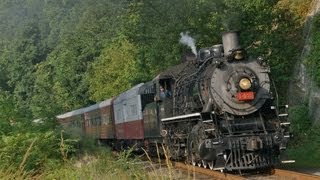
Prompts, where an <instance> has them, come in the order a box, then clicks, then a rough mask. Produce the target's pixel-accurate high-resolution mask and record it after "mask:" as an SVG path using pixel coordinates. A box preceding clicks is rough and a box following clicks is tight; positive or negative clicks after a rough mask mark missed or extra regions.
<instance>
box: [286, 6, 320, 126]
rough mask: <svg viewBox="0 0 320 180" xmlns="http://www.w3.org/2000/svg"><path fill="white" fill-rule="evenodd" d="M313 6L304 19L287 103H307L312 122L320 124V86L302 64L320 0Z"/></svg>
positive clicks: (307, 50) (319, 9)
mask: <svg viewBox="0 0 320 180" xmlns="http://www.w3.org/2000/svg"><path fill="white" fill-rule="evenodd" d="M312 4H313V8H312V10H311V12H310V14H309V15H308V17H307V19H306V25H305V28H304V34H303V35H304V39H305V44H304V47H303V50H302V52H301V57H300V58H299V59H300V60H299V61H298V62H297V64H296V66H295V70H294V75H293V79H292V81H291V83H290V89H289V104H290V105H291V106H297V105H302V104H305V103H307V104H308V107H309V113H310V116H311V118H312V120H313V123H314V124H319V125H320V88H319V87H318V86H317V85H316V83H314V82H313V81H312V77H310V74H308V73H307V69H306V67H305V65H304V64H303V59H304V58H305V57H306V56H307V55H308V53H309V51H310V32H311V28H312V24H313V23H312V19H313V16H314V15H315V14H317V13H319V11H320V0H315V1H314V3H312Z"/></svg>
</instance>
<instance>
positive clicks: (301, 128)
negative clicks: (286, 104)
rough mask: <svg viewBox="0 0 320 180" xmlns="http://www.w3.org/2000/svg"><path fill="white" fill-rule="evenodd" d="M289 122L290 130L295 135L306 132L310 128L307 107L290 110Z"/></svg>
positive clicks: (302, 106)
mask: <svg viewBox="0 0 320 180" xmlns="http://www.w3.org/2000/svg"><path fill="white" fill-rule="evenodd" d="M289 113H290V122H291V123H292V126H291V127H292V130H293V132H295V133H297V134H301V133H303V132H307V131H308V129H310V128H311V120H310V116H309V111H308V107H307V106H305V105H301V106H295V107H292V108H290V111H289Z"/></svg>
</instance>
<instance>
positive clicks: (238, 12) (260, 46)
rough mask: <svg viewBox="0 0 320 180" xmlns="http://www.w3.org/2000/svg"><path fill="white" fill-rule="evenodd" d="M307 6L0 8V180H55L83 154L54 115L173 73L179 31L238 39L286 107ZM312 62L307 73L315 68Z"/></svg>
mask: <svg viewBox="0 0 320 180" xmlns="http://www.w3.org/2000/svg"><path fill="white" fill-rule="evenodd" d="M310 4H311V0H296V1H293V2H292V1H289V0H269V1H265V0H215V1H212V0H167V1H156V0H151V1H150V0H130V1H129V0H119V1H100V0H90V1H89V0H15V1H12V0H2V1H0V20H1V22H2V23H0V40H1V41H0V111H1V113H0V135H1V139H0V168H1V169H2V170H1V171H0V176H1V175H3V174H5V175H6V176H7V177H8V178H9V177H10V176H11V175H12V173H11V172H15V171H14V170H16V169H19V171H18V172H17V174H18V176H20V175H22V176H24V175H26V174H27V175H28V177H29V175H30V176H40V177H41V175H43V174H46V173H48V172H52V173H53V174H54V172H53V170H52V169H54V168H57V167H59V168H61V167H64V165H65V163H68V162H69V159H70V158H72V157H75V155H77V154H78V153H80V152H82V153H83V152H84V151H81V150H79V148H77V147H79V143H81V142H79V139H76V138H70V137H65V136H64V135H63V133H62V131H60V130H59V129H58V128H57V125H56V123H55V118H54V116H55V115H57V114H61V113H63V112H67V111H70V110H73V109H77V108H80V107H84V106H87V105H90V104H93V103H94V102H97V101H101V100H104V99H107V98H110V97H112V96H114V95H117V94H118V93H120V92H122V91H124V90H126V89H128V88H130V87H132V86H133V85H135V84H137V83H140V82H146V81H149V80H151V79H152V78H153V77H155V76H156V75H157V74H158V73H159V72H161V71H162V70H164V69H166V68H168V67H170V66H172V65H175V64H178V63H179V62H180V58H181V56H182V55H183V54H184V53H187V52H191V50H190V49H189V48H188V47H186V46H184V45H182V44H180V43H179V38H180V33H181V32H185V33H186V32H188V33H189V35H190V36H192V37H193V38H194V39H195V41H196V46H197V47H198V48H200V47H208V46H211V45H213V44H217V43H221V33H222V32H224V31H228V30H239V31H241V44H242V45H243V47H245V48H246V49H247V51H248V54H250V55H251V56H253V57H257V56H262V57H264V58H265V59H267V60H268V63H269V64H270V65H271V69H272V76H273V79H274V80H275V82H276V85H277V87H278V92H279V93H280V97H281V101H282V102H286V99H287V97H286V94H287V93H286V92H287V87H288V83H289V80H290V76H291V74H292V70H293V66H294V64H295V62H296V60H297V58H298V57H299V53H300V49H301V47H302V43H301V42H302V35H301V30H302V28H303V26H304V19H305V16H306V14H307V13H308V11H309V8H310ZM317 22H318V21H317ZM314 36H315V43H317V42H318V41H319V40H316V39H317V38H318V37H317V36H318V35H317V34H315V35H314ZM318 39H319V38H318ZM318 44H319V43H318ZM314 53H315V54H314V55H311V56H310V64H311V66H313V67H318V66H319V64H317V63H319V62H317V61H316V60H315V58H314V57H317V54H316V53H317V52H316V51H315V52H314ZM318 69H319V68H318ZM316 73H317V72H316ZM317 74H319V73H317ZM316 78H317V79H319V78H318V75H317V76H316ZM34 119H38V121H40V122H37V123H36V122H34ZM299 122H300V121H299V120H297V123H299ZM298 133H301V132H300V131H299V132H298ZM60 165H61V166H60ZM11 170H12V171H11ZM70 171H72V169H70ZM121 172H123V171H121ZM17 174H13V176H15V175H17ZM49 177H50V176H49ZM53 177H56V176H53ZM74 177H78V176H76V175H75V176H74ZM138 178H139V177H138Z"/></svg>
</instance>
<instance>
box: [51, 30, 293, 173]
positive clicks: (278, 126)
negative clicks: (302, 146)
mask: <svg viewBox="0 0 320 180" xmlns="http://www.w3.org/2000/svg"><path fill="white" fill-rule="evenodd" d="M222 43H223V44H217V45H214V46H212V47H209V48H203V49H200V51H199V53H198V55H197V56H194V57H190V56H187V57H185V58H184V59H185V61H184V62H183V63H181V64H179V65H177V66H174V67H171V68H170V69H168V70H166V71H164V72H162V73H160V74H159V75H158V76H156V77H155V78H154V79H153V80H152V81H150V82H146V83H141V84H138V85H136V86H134V87H133V88H131V89H129V90H127V91H126V92H123V93H121V94H119V95H118V96H116V97H113V98H111V99H108V100H105V101H103V102H100V103H97V104H95V105H92V106H90V107H86V108H81V109H78V110H74V111H71V112H68V113H65V114H62V115H59V116H57V119H58V121H59V122H60V123H61V124H62V125H63V126H64V127H65V128H67V129H69V130H70V132H71V129H76V132H81V133H82V134H83V135H85V136H93V137H94V138H96V139H98V140H100V141H103V142H106V143H109V144H111V145H112V146H113V147H115V148H116V149H121V148H125V147H135V148H137V149H139V148H144V149H147V150H148V151H149V153H155V152H156V147H157V146H158V145H164V146H165V147H166V148H167V151H168V153H169V156H170V158H171V159H174V160H180V161H186V162H189V163H191V164H192V165H198V166H203V167H205V168H207V167H208V168H210V169H213V170H221V171H224V170H227V171H235V170H238V171H241V170H250V169H261V168H270V167H273V166H274V165H275V164H277V163H279V162H281V161H282V162H288V161H283V159H281V157H280V156H281V154H282V153H283V151H284V150H285V149H286V145H287V142H288V140H289V139H290V131H289V126H290V122H288V113H287V108H288V106H287V105H284V106H279V105H278V100H277V91H276V88H275V87H274V84H273V82H272V79H271V78H270V76H269V73H270V67H269V66H268V65H267V63H266V61H265V60H263V59H262V58H257V59H252V58H249V57H248V55H247V53H246V51H245V50H244V49H243V48H241V46H240V44H239V36H238V32H226V33H223V34H222ZM160 88H162V89H164V91H165V92H164V91H161V90H160Z"/></svg>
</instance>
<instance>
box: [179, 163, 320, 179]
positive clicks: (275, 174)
mask: <svg viewBox="0 0 320 180" xmlns="http://www.w3.org/2000/svg"><path fill="white" fill-rule="evenodd" d="M173 166H174V167H175V168H179V169H183V170H186V171H192V172H196V173H201V174H205V175H208V176H210V177H212V178H213V179H218V180H241V179H248V180H320V176H316V175H310V174H303V173H298V172H294V171H288V170H281V169H274V170H273V171H272V172H271V174H256V175H245V176H239V175H234V174H228V173H221V172H219V171H212V170H210V169H205V168H201V167H197V166H192V165H189V164H184V163H180V162H173Z"/></svg>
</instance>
